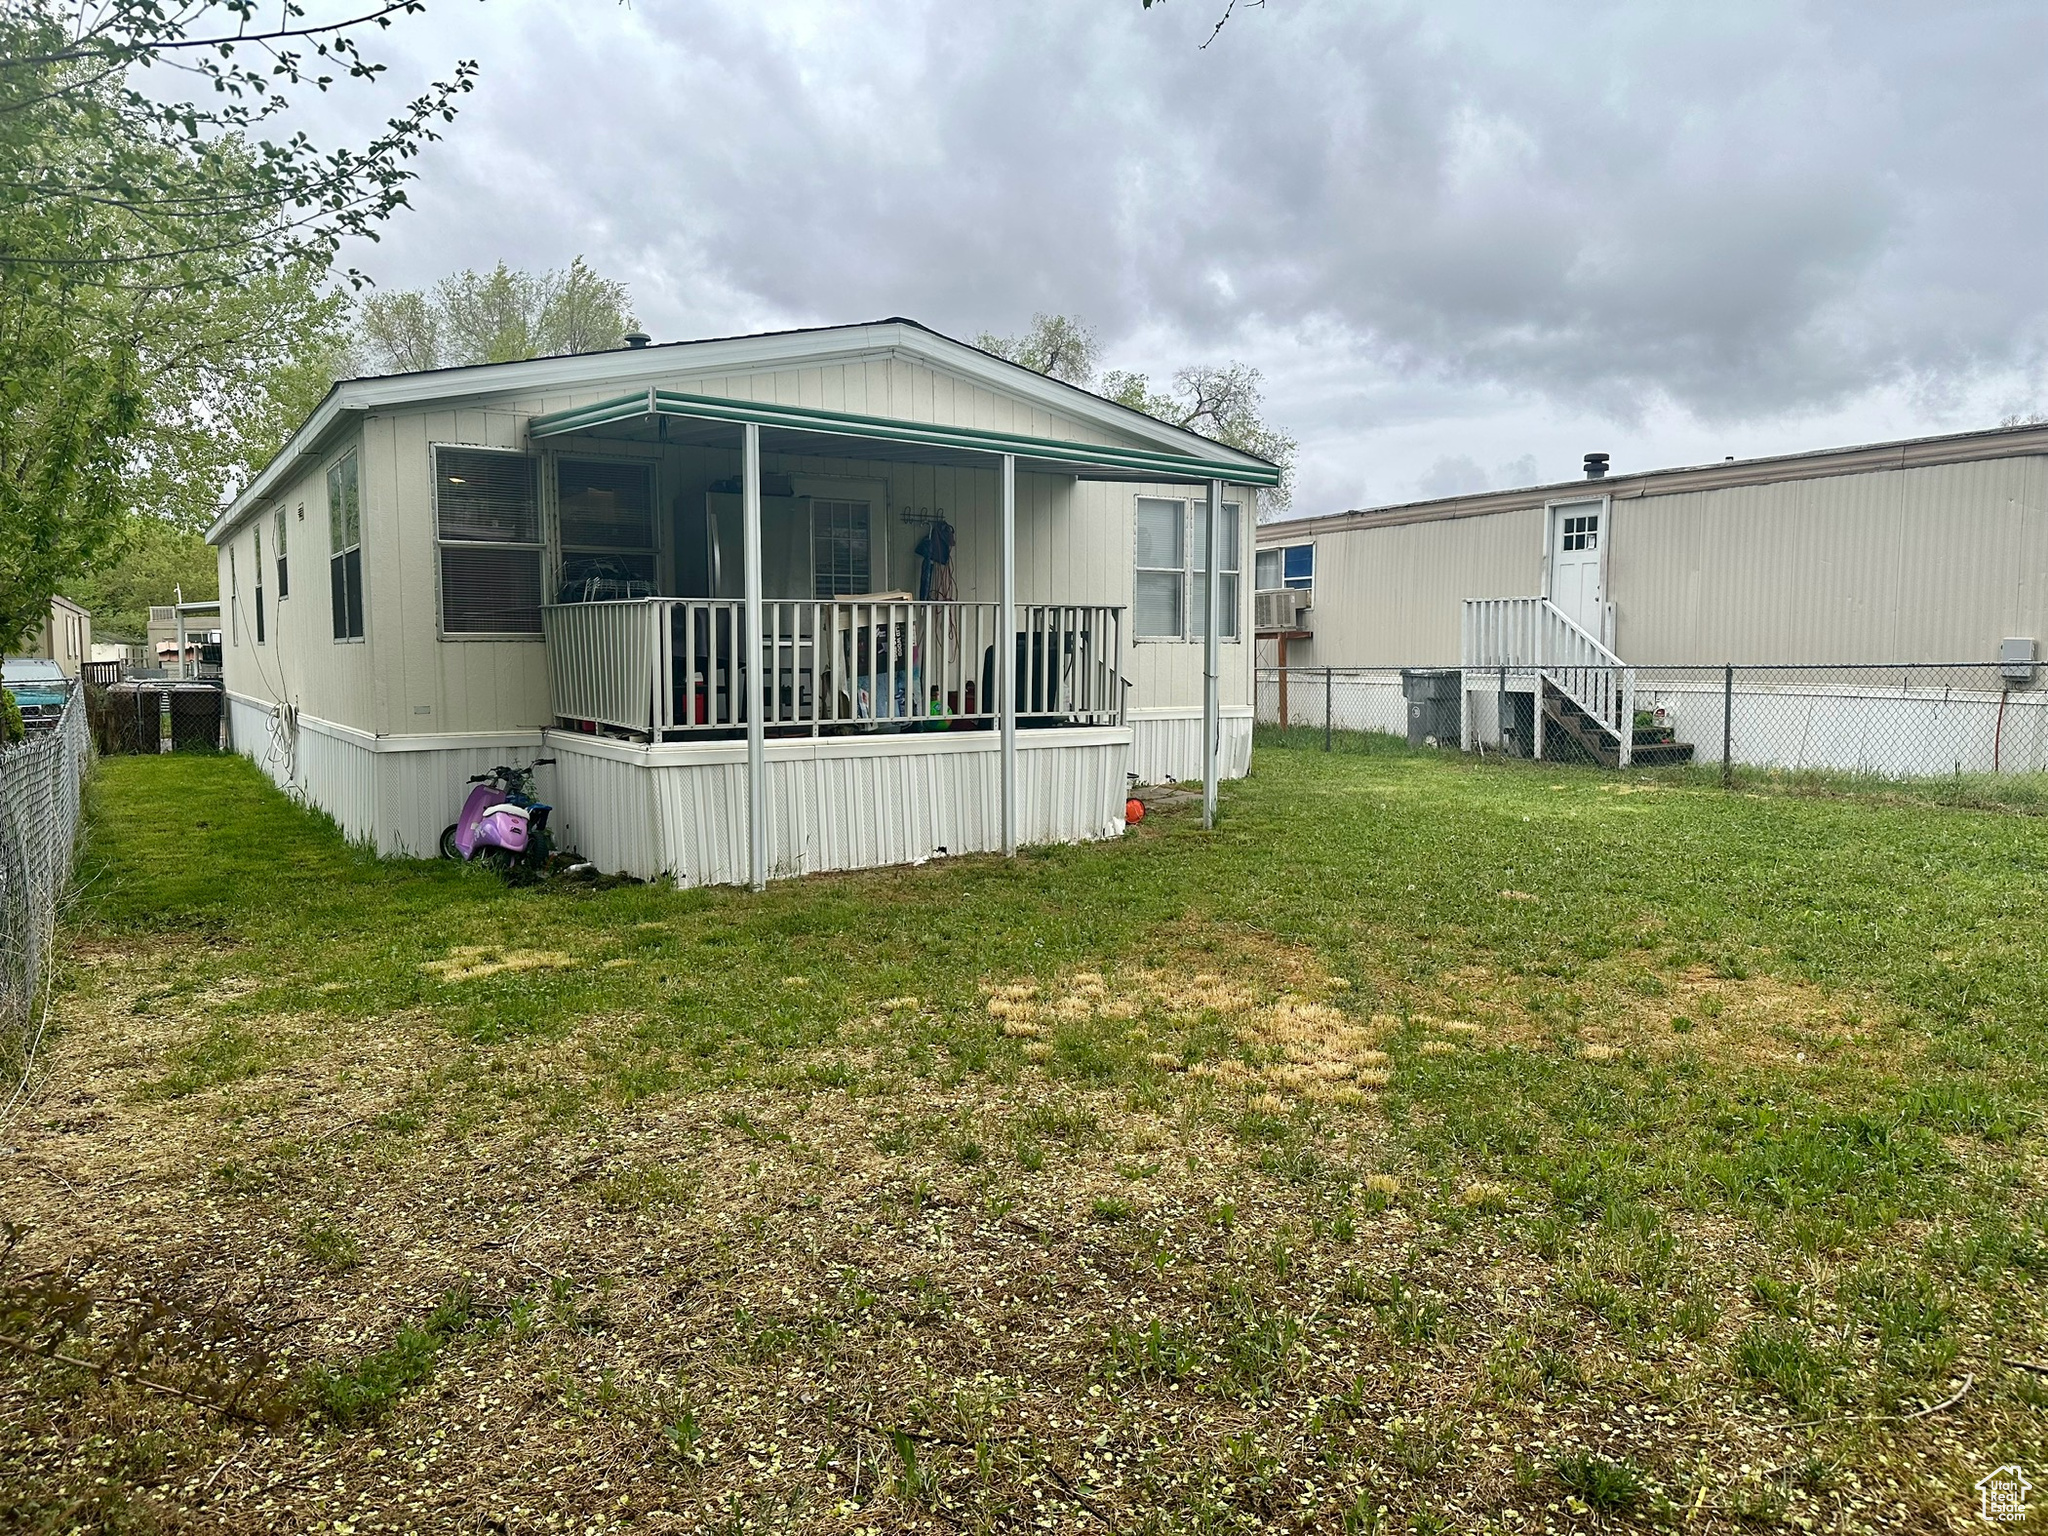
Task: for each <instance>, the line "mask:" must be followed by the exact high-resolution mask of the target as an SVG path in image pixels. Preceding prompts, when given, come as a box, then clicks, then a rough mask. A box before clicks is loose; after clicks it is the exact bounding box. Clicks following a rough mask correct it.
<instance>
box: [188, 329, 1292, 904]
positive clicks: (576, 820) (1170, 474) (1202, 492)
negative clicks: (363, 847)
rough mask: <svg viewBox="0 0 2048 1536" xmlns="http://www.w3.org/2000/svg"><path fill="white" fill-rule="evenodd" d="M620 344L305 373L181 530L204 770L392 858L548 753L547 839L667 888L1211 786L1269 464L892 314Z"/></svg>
mask: <svg viewBox="0 0 2048 1536" xmlns="http://www.w3.org/2000/svg"><path fill="white" fill-rule="evenodd" d="M632 340H633V341H635V342H637V344H636V345H629V346H628V347H626V348H623V349H621V350H617V351H611V352H603V353H592V354H584V355H580V356H570V357H555V358H542V359H535V360H532V361H528V362H520V363H505V364H493V365H486V366H481V367H474V368H458V369H444V370H439V371H435V372H429V373H417V374H402V375H397V376H393V377H388V378H376V379H358V380H351V381H348V382H346V383H342V384H339V385H337V386H335V388H334V390H333V391H332V392H331V393H330V394H329V395H328V397H327V398H326V400H325V401H323V402H322V404H321V405H320V407H319V408H318V409H317V410H316V411H315V412H314V413H313V415H312V416H311V417H310V418H309V419H308V420H307V421H306V423H305V424H304V425H303V426H302V427H301V428H300V429H299V431H298V433H297V434H296V435H295V436H294V437H293V439H292V441H291V443H290V444H289V445H288V446H287V447H286V449H285V450H284V451H283V452H282V453H280V454H279V455H278V456H277V458H276V459H274V460H273V461H272V462H271V463H270V464H269V465H268V466H267V467H266V468H265V469H264V470H263V472H262V473H261V474H259V475H258V476H257V477H256V479H255V480H254V481H252V482H251V484H250V486H249V488H248V489H247V490H246V491H244V492H243V494H242V495H241V496H240V497H238V498H237V499H236V501H235V503H234V505H233V506H232V507H230V508H229V509H228V511H227V512H226V513H224V514H223V515H222V517H221V518H220V519H219V521H218V522H217V523H216V524H215V526H214V527H213V529H212V530H211V532H210V533H209V535H208V537H209V539H210V541H211V542H212V543H214V544H215V545H216V546H218V548H219V552H220V581H221V594H222V604H223V608H224V610H225V611H224V614H223V617H222V631H223V636H224V642H225V643H224V648H223V655H224V668H225V675H226V682H227V689H228V695H229V710H230V717H231V720H232V726H231V735H232V739H233V741H234V744H235V746H236V748H237V749H238V750H240V751H243V752H245V753H247V754H249V755H250V756H251V757H253V758H255V759H256V760H257V761H258V762H260V763H262V764H263V765H264V766H265V767H266V769H267V770H268V771H269V772H270V774H271V775H272V776H273V777H274V778H275V779H277V780H278V782H280V783H282V784H287V785H290V786H292V787H294V788H295V790H296V791H297V792H298V793H300V794H302V795H303V796H304V797H305V798H306V799H307V800H308V801H309V802H310V803H312V804H314V805H317V806H320V807H321V808H323V809H325V810H327V811H328V812H329V813H331V814H332V815H333V816H334V817H335V819H336V820H337V821H338V822H339V823H340V824H341V826H342V827H343V829H344V830H345V831H347V832H348V833H349V834H350V835H351V836H354V837H358V838H362V839H365V840H367V841H370V842H372V843H374V844H375V846H376V847H377V848H379V849H380V850H381V851H383V852H385V853H389V854H412V855H426V854H430V853H431V852H433V850H434V848H435V846H436V841H437V839H438V836H439V833H440V830H441V828H442V827H443V826H444V825H445V824H447V823H448V822H451V821H452V820H453V819H454V817H455V813H456V810H457V808H458V807H459V805H460V803H461V799H462V795H463V793H464V791H465V789H466V785H465V783H464V780H465V779H466V778H467V777H468V776H469V775H471V774H474V773H479V772H482V771H483V770H485V769H487V768H489V767H491V766H492V765H493V764H496V763H501V762H509V761H516V760H521V759H524V758H529V757H532V756H535V755H545V756H548V757H552V758H554V759H556V766H555V767H553V768H552V769H546V770H543V774H542V779H541V788H542V791H543V793H544V795H545V796H546V797H547V798H549V799H550V800H551V801H552V802H553V803H554V804H555V806H556V807H557V810H556V818H557V826H558V829H559V833H560V837H561V840H562V841H563V842H564V843H565V844H568V845H573V846H575V847H577V848H578V849H580V850H581V851H582V852H583V853H584V854H585V855H587V856H588V857H590V858H591V859H593V860H594V861H595V862H596V863H597V864H598V865H599V866H600V867H602V868H606V869H612V870H622V871H626V872H630V873H633V874H637V875H642V876H648V877H654V876H671V877H673V878H675V879H677V880H680V881H682V882H684V883H686V884H705V883H729V882H739V881H747V880H752V881H754V882H755V883H759V882H760V881H761V880H763V879H765V878H767V877H769V876H770V875H783V874H796V873H802V872H807V871H811V870H820V869H842V868H858V867H868V866H874V865H882V864H890V863H899V862H906V861H910V860H915V859H921V858H925V857H929V856H932V855H934V854H938V853H963V852H970V851H976V850H989V849H997V848H1007V847H1014V846H1016V845H1017V844H1018V843H1030V842H1048V841H1061V840H1074V839H1079V838H1092V837H1103V836H1109V835H1113V834H1114V833H1115V832H1117V831H1118V830H1120V829H1121V827H1122V825H1123V806H1124V800H1125V791H1126V785H1127V775H1129V774H1136V775H1137V776H1138V777H1139V778H1140V779H1142V780H1146V781H1152V782H1157V781H1163V780H1180V779H1194V778H1200V777H1203V776H1204V773H1205V770H1207V771H1208V772H1209V773H1210V774H1211V775H1212V780H1211V781H1212V783H1213V776H1214V775H1221V776H1225V777H1228V776H1232V775H1238V774H1242V773H1244V772H1246V771H1247V769H1248V767H1249V762H1250V753H1251V725H1252V720H1251V716H1252V659H1251V653H1252V645H1251V643H1250V624H1251V592H1250V583H1248V582H1245V581H1243V580H1241V579H1240V578H1239V567H1240V563H1241V556H1240V551H1243V550H1246V549H1247V546H1248V544H1249V529H1250V528H1251V527H1252V526H1253V524H1254V523H1255V521H1256V495H1257V489H1258V488H1259V487H1262V486H1270V485H1273V484H1275V483H1276V482H1277V479H1278V471H1277V470H1276V469H1275V468H1274V466H1273V465H1271V464H1269V463H1267V462H1266V461H1264V460H1262V459H1259V458H1256V457H1254V456H1252V455H1249V454H1245V453H1241V452H1238V451H1237V450H1234V449H1231V448H1228V447H1225V446H1223V445H1222V444H1219V443H1215V442H1212V441H1210V440H1208V439H1206V438H1203V437H1200V436H1198V435H1196V434H1194V433H1190V432H1187V431H1183V430H1181V429H1179V428H1176V427H1172V426H1168V425H1166V424H1165V423H1163V422H1159V421H1156V420H1154V419H1152V418H1151V417H1148V416H1145V415H1143V414H1141V413H1138V412H1135V411H1130V410H1127V409H1125V408H1124V407H1122V406H1119V405H1116V404H1114V403H1112V402H1110V401H1107V400H1104V399H1102V398H1100V397H1098V396H1095V395H1092V394H1089V393H1087V392H1085V391H1083V390H1079V389H1075V388H1073V387H1071V386H1069V385H1065V384H1062V383H1059V382H1057V381H1055V380H1052V379H1048V378H1045V377H1042V376H1041V375H1039V374H1036V373H1033V372H1031V371H1029V370H1028V369H1023V368H1019V367H1017V366H1015V365H1013V364H1010V363H1007V362H1004V361H1003V360H1001V359H999V358H995V357H991V356H990V355H988V354H987V353H984V352H981V351H979V350H977V349H975V348H973V347H970V346H966V345H964V344H962V343H960V342H957V341H954V340H951V339H949V338H947V337H944V336H941V335H939V334H937V333H936V332H933V331H930V330H928V329H926V328H924V327H923V326H920V325H917V324H915V323H914V322H911V321H907V320H888V321H883V322H879V323H876V324H871V325H859V326H842V327H832V328H826V329H819V330H807V331H791V332H781V333H775V334H770V335H761V336H745V337H735V338H729V339H723V340H713V341H700V342H684V343H676V344H671V345H666V346H650V345H647V344H646V343H645V339H644V338H632ZM1212 501H1214V502H1216V503H1217V510H1216V513H1215V516H1214V524H1215V526H1216V527H1217V528H1218V530H1219V536H1217V537H1216V538H1214V539H1213V540H1212V539H1211V538H1210V537H1209V529H1210V527H1211V513H1210V503H1211V502H1212ZM1212 549H1213V550H1214V552H1215V555H1216V575H1215V579H1214V581H1213V583H1212V582H1211V581H1210V580H1209V577H1208V574H1207V572H1208V569H1209V553H1210V551H1211V550H1212ZM1212 586H1213V588H1214V590H1215V592H1216V598H1217V609H1218V622H1217V624H1216V626H1215V634H1214V636H1213V638H1211V637H1210V636H1209V634H1208V631H1207V627H1206V625H1205V619H1206V616H1207V612H1208V608H1207V602H1206V595H1207V593H1208V592H1209V590H1210V589H1211V587H1212ZM750 637H751V642H750ZM1006 679H1007V681H1006ZM757 706H758V707H757ZM1205 714H1206V717H1207V718H1208V719H1209V720H1210V721H1211V722H1212V723H1211V725H1210V727H1209V729H1208V730H1206V731H1205V730H1204V720H1205ZM1205 744H1206V745H1207V746H1209V747H1210V748H1211V750H1209V751H1205V750H1204V748H1205Z"/></svg>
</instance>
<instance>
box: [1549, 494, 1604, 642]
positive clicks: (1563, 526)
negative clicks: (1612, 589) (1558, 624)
mask: <svg viewBox="0 0 2048 1536" xmlns="http://www.w3.org/2000/svg"><path fill="white" fill-rule="evenodd" d="M1606 522H1607V517H1606V506H1605V504H1604V503H1602V502H1598V501H1580V502H1573V503H1570V504H1568V505H1565V506H1561V507H1552V508H1551V509H1550V600H1551V601H1552V602H1553V603H1555V604H1556V605H1557V606H1558V607H1559V608H1560V609H1562V610H1563V611H1564V614H1565V616H1566V617H1567V618H1569V619H1570V620H1571V621H1572V622H1573V623H1574V624H1576V625H1578V626H1579V628H1581V629H1583V630H1584V631H1585V632H1586V633H1587V634H1589V635H1591V636H1592V637H1593V638H1594V639H1595V640H1602V641H1604V640H1605V639H1606V636H1605V635H1603V634H1602V633H1601V627H1602V626H1601V622H1600V617H1601V615H1600V556H1601V545H1602V544H1603V543H1604V542H1605V541H1606V537H1607V528H1606Z"/></svg>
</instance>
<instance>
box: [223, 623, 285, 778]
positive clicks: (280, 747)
mask: <svg viewBox="0 0 2048 1536" xmlns="http://www.w3.org/2000/svg"><path fill="white" fill-rule="evenodd" d="M228 607H229V609H230V610H231V611H232V613H233V615H234V618H235V620H236V621H237V628H236V629H235V630H234V631H233V633H236V634H239V633H240V632H241V630H240V627H239V626H240V624H243V623H247V621H248V620H247V615H246V613H245V611H244V610H243V608H242V594H241V593H240V592H238V591H235V590H234V589H233V588H230V589H229V591H228ZM250 633H251V634H254V633H255V630H254V627H253V626H251V629H250ZM277 648H278V652H279V655H278V663H277V673H278V675H277V679H276V681H275V682H274V683H273V682H272V679H271V676H270V673H269V672H268V671H267V670H266V669H265V668H264V665H263V656H262V654H261V650H260V648H259V647H258V646H257V645H256V644H255V643H254V642H251V644H250V647H249V649H250V652H251V659H252V660H253V661H254V662H255V665H256V676H257V677H258V678H259V679H260V680H261V681H262V683H263V685H264V686H265V687H266V688H268V689H270V692H271V696H272V697H273V698H274V699H276V701H277V702H276V704H275V706H274V707H273V708H272V709H271V711H270V741H269V744H268V745H267V746H266V747H265V748H264V752H263V757H262V760H261V761H260V762H259V763H258V764H257V766H258V767H260V768H262V769H263V771H264V772H265V773H268V774H270V775H271V778H272V779H273V780H275V779H276V778H277V774H276V773H275V772H273V771H272V770H273V768H274V767H282V768H283V770H284V782H283V783H282V785H280V786H279V787H280V788H282V789H283V790H284V792H285V793H286V794H287V795H289V796H291V798H292V799H294V800H297V801H299V802H301V803H304V801H305V798H306V787H305V786H304V785H303V784H301V783H300V782H299V706H298V704H297V703H296V702H295V701H293V700H291V699H287V698H286V697H285V687H284V656H283V651H284V626H283V625H281V624H280V625H279V626H278V630H277ZM235 649H236V650H238V651H239V650H240V649H241V646H240V644H239V643H238V644H236V646H235ZM221 691H222V693H223V694H225V693H226V691H227V690H226V688H225V687H223V688H222V690H221Z"/></svg>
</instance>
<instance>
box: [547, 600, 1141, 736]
mask: <svg viewBox="0 0 2048 1536" xmlns="http://www.w3.org/2000/svg"><path fill="white" fill-rule="evenodd" d="M1016 612H1017V631H1016V634H1015V637H1014V641H1013V644H1014V646H1015V655H1016V690H1017V717H1018V718H1019V719H1020V720H1058V721H1062V722H1067V723H1071V724H1076V725H1118V724H1121V723H1122V720H1123V679H1122V662H1123V658H1122V654H1121V641H1122V614H1123V610H1122V609H1120V608H1113V607H1099V606H1083V605H1076V604H1055V603H1041V604H1020V605H1019V606H1018V608H1017V610H1016ZM999 614H1000V609H999V607H998V605H997V604H995V603H924V602H909V601H901V602H891V601H887V600H884V599H866V598H839V599H833V600H829V601H809V600H804V601H787V600H784V601H771V602H764V603H763V604H762V605H761V636H760V644H759V648H758V653H757V654H758V668H759V672H758V675H759V676H760V678H761V680H762V681H761V684H760V689H759V691H760V696H761V699H762V717H761V718H762V725H763V727H764V728H765V729H767V730H770V731H774V732H777V733H779V734H788V733H791V732H804V731H809V732H816V731H819V730H821V729H827V728H829V729H832V730H835V731H836V730H839V729H842V728H843V729H848V730H861V729H870V730H873V729H887V728H894V729H902V728H905V727H909V726H912V725H915V724H924V725H929V724H932V723H934V722H937V723H941V724H950V723H952V722H956V721H957V722H964V723H966V724H969V725H975V724H985V723H992V722H993V721H994V720H995V719H996V702H997V701H996V698H995V679H996V638H997V630H998V621H999ZM541 622H542V628H543V631H544V633H545V634H546V637H547V653H548V683H549V690H550V694H551V698H552V705H551V707H552V711H553V713H554V716H555V718H556V719H558V720H563V721H569V722H572V723H580V724H589V725H596V726H601V727H606V728H609V729H612V730H618V731H626V732H630V733H632V734H634V735H638V736H645V737H648V738H651V739H656V740H658V739H661V738H663V737H668V736H677V735H683V736H687V735H689V734H692V733H700V732H717V731H726V732H730V731H735V730H740V729H744V728H745V726H746V724H747V708H748V702H747V701H748V696H749V693H750V692H751V690H750V689H749V687H748V685H747V681H746V678H747V674H748V672H749V670H750V661H749V655H750V653H751V652H753V650H754V648H753V647H750V646H749V645H748V644H747V642H746V604H745V603H743V602H737V601H731V600H707V599H701V598H640V599H636V600H632V601H623V602H597V603H560V604H555V605H552V606H550V607H548V608H545V609H544V610H542V615H541Z"/></svg>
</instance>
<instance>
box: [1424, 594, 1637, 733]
mask: <svg viewBox="0 0 2048 1536" xmlns="http://www.w3.org/2000/svg"><path fill="white" fill-rule="evenodd" d="M1459 653H1460V661H1461V664H1462V665H1463V666H1464V668H1465V669H1466V670H1467V671H1486V670H1489V669H1492V670H1499V669H1502V668H1507V669H1511V670H1515V671H1533V672H1534V673H1536V674H1537V676H1538V677H1540V678H1541V679H1543V680H1544V681H1547V682H1549V683H1550V684H1551V686H1553V687H1554V688H1556V689H1557V690H1558V691H1559V692H1560V693H1563V694H1564V695H1565V696H1566V697H1567V698H1569V699H1570V700H1571V701H1572V702H1573V703H1574V704H1576V705H1578V707H1579V708H1580V710H1582V711H1583V712H1584V713H1585V714H1586V715H1587V716H1588V717H1589V718H1591V719H1592V721H1593V722H1594V723H1595V724H1596V725H1598V726H1599V727H1600V729H1601V730H1602V731H1604V732H1605V733H1606V734H1607V735H1608V736H1610V737H1612V738H1613V740H1614V744H1615V750H1616V752H1617V753H1618V754H1619V756H1620V759H1621V766H1622V767H1624V768H1626V767H1627V766H1628V765H1629V758H1630V754H1631V750H1632V748H1633V747H1634V745H1635V714H1636V700H1635V682H1636V679H1635V669H1634V668H1632V667H1630V666H1629V665H1628V664H1627V663H1625V662H1624V661H1623V660H1622V659H1621V658H1620V657H1619V656H1617V655H1615V654H1614V652H1613V651H1611V650H1609V649H1608V648H1607V647H1606V646H1605V645H1603V644H1602V643H1601V642H1600V641H1599V640H1597V639H1595V638H1594V637H1593V636H1592V635H1590V634H1588V633H1587V632H1586V631H1585V630H1584V629H1582V628H1581V627H1580V626H1579V625H1578V624H1576V623H1574V622H1573V621H1572V620H1571V619H1570V618H1569V617H1567V616H1566V614H1565V613H1564V612H1563V610H1561V609H1560V608H1558V606H1557V605H1556V604H1555V603H1553V602H1551V601H1550V599H1548V598H1546V597H1478V598H1467V599H1466V600H1465V614H1464V624H1463V630H1462V634H1461V638H1460V642H1459ZM1539 692H1540V687H1539ZM1536 713H1537V715H1538V717H1539V718H1540V717H1541V715H1542V713H1543V701H1542V699H1541V698H1540V697H1539V698H1538V699H1537V701H1536ZM1537 729H1538V730H1539V731H1541V729H1542V727H1541V725H1540V724H1539V725H1538V726H1537Z"/></svg>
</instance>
